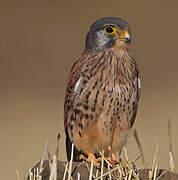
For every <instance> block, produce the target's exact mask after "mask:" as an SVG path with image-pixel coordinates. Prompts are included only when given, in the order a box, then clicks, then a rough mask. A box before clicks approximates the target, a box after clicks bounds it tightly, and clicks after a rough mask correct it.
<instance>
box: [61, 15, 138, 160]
mask: <svg viewBox="0 0 178 180" xmlns="http://www.w3.org/2000/svg"><path fill="white" fill-rule="evenodd" d="M130 43H131V35H130V27H129V24H128V23H127V22H126V21H124V20H123V19H121V18H119V17H103V18H100V19H98V20H96V21H95V22H94V23H93V24H92V25H91V27H90V29H89V31H88V33H87V35H86V44H85V49H84V51H83V53H82V55H81V57H80V58H79V59H78V60H77V61H76V62H75V63H74V64H73V66H72V69H71V71H70V74H69V78H68V81H67V87H66V93H65V100H64V128H65V134H66V152H67V159H68V160H70V159H71V148H72V143H73V144H74V154H73V160H74V161H79V160H80V155H83V156H84V157H86V160H88V161H89V162H91V160H94V161H95V162H97V159H98V157H99V153H100V152H104V155H105V156H106V157H107V158H110V159H112V160H113V161H116V160H117V153H119V154H120V153H121V151H122V148H123V147H124V145H125V144H126V142H127V137H128V136H129V134H130V132H131V130H132V126H133V124H134V121H135V118H136V114H137V109H138V102H139V97H140V92H141V80H140V76H139V70H138V66H137V64H136V61H135V59H134V57H133V56H132V54H131V52H130V49H129V47H130Z"/></svg>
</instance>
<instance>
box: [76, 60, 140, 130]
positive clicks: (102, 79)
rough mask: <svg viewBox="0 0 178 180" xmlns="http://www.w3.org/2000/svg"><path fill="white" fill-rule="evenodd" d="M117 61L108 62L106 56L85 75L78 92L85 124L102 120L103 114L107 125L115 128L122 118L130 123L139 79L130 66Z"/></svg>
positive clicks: (126, 123) (79, 108) (122, 121)
mask: <svg viewBox="0 0 178 180" xmlns="http://www.w3.org/2000/svg"><path fill="white" fill-rule="evenodd" d="M113 61H114V60H113V59H112V60H110V61H109V63H107V64H104V60H103V61H101V62H100V64H98V65H97V66H96V67H95V68H93V69H90V71H89V72H86V73H85V74H84V73H83V75H82V77H81V80H80V81H81V82H80V83H83V84H82V85H81V86H80V88H79V89H78V92H77V93H76V94H77V97H76V101H75V110H76V112H80V115H79V116H78V115H77V117H78V118H77V120H78V121H79V124H80V123H81V124H82V127H86V126H88V125H89V124H92V123H94V122H96V121H98V119H99V118H100V116H102V117H103V121H104V123H105V125H106V127H110V128H112V127H113V126H114V125H115V124H117V123H119V122H121V124H123V123H124V124H123V126H129V120H130V117H131V116H132V113H133V104H134V101H135V98H136V91H137V90H136V87H137V86H136V79H135V78H134V77H132V72H131V71H130V66H127V65H124V64H119V61H115V62H113ZM78 110H79V111H78ZM82 119H85V121H84V120H82ZM105 120H106V121H105Z"/></svg>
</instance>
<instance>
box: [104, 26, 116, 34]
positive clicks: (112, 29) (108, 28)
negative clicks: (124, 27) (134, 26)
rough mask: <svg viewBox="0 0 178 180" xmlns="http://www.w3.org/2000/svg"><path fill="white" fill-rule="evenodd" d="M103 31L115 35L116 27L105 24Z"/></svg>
mask: <svg viewBox="0 0 178 180" xmlns="http://www.w3.org/2000/svg"><path fill="white" fill-rule="evenodd" d="M104 32H105V33H106V34H110V35H115V34H117V29H116V27H113V26H106V27H105V28H104Z"/></svg>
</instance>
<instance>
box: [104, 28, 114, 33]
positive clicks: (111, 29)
mask: <svg viewBox="0 0 178 180" xmlns="http://www.w3.org/2000/svg"><path fill="white" fill-rule="evenodd" d="M105 31H106V32H107V33H112V32H113V28H112V27H107V28H106V30H105Z"/></svg>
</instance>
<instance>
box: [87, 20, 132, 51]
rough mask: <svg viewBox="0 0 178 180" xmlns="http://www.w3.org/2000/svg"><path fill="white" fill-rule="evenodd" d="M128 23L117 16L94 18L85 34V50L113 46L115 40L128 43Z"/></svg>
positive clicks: (129, 39)
mask: <svg viewBox="0 0 178 180" xmlns="http://www.w3.org/2000/svg"><path fill="white" fill-rule="evenodd" d="M130 41H131V38H130V30H129V25H128V23H127V22H126V21H124V20H122V19H121V18H117V17H104V18H101V19H98V20H96V21H95V22H94V23H93V24H92V25H91V27H90V30H89V32H88V33H87V36H86V50H87V51H96V50H104V49H106V48H111V47H113V46H114V45H115V44H116V42H122V43H123V42H124V43H123V44H129V43H130Z"/></svg>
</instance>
